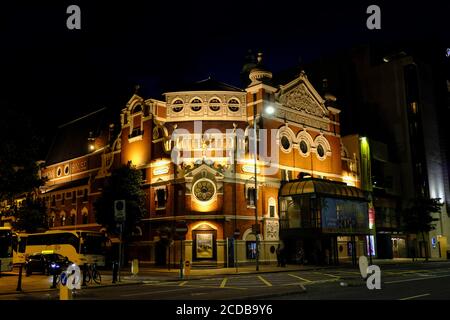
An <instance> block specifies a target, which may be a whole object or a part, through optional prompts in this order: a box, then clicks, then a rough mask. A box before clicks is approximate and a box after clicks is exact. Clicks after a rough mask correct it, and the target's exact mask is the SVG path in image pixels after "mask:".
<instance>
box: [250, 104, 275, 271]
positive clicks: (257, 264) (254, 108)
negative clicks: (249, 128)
mask: <svg viewBox="0 0 450 320" xmlns="http://www.w3.org/2000/svg"><path fill="white" fill-rule="evenodd" d="M256 112H257V108H256V103H255V104H254V105H253V131H254V137H253V139H254V147H255V168H254V172H255V200H254V201H255V240H256V271H259V237H258V234H259V224H258V171H257V162H258V135H257V131H256ZM265 112H266V113H267V114H269V115H272V114H274V112H275V108H274V107H273V106H270V105H269V106H267V107H266V109H265Z"/></svg>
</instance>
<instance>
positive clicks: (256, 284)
mask: <svg viewBox="0 0 450 320" xmlns="http://www.w3.org/2000/svg"><path fill="white" fill-rule="evenodd" d="M382 272H383V274H384V276H385V277H393V278H394V277H395V278H396V279H397V278H399V277H400V278H408V277H423V278H425V277H430V276H432V275H439V274H443V273H447V274H448V270H447V268H446V269H445V270H444V269H440V270H436V269H434V270H433V269H431V270H422V269H421V270H407V269H404V270H398V269H397V270H396V269H392V270H389V269H387V270H383V271H382ZM361 279H362V278H361V275H360V273H359V272H357V271H352V270H338V269H334V270H325V271H314V270H311V271H288V272H274V273H261V274H249V275H226V276H220V277H214V278H206V279H184V280H180V281H175V282H174V281H166V282H160V283H153V284H149V285H173V286H179V287H198V288H218V289H239V290H245V289H252V288H253V289H254V288H261V289H264V288H270V287H281V286H294V285H300V286H302V287H307V286H311V285H317V284H322V283H329V282H337V283H339V282H340V281H344V282H345V281H349V280H350V281H352V280H357V281H358V283H359V281H360V280H361ZM361 283H363V282H361Z"/></svg>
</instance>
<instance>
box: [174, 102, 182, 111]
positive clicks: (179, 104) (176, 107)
mask: <svg viewBox="0 0 450 320" xmlns="http://www.w3.org/2000/svg"><path fill="white" fill-rule="evenodd" d="M172 110H173V112H180V111H181V110H183V101H181V100H175V101H174V102H173V107H172Z"/></svg>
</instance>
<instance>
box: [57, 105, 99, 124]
mask: <svg viewBox="0 0 450 320" xmlns="http://www.w3.org/2000/svg"><path fill="white" fill-rule="evenodd" d="M106 109H107V107H103V108H101V109H98V110H96V111H93V112H91V113H88V114H85V115H84V116H81V117H79V118H77V119H74V120H71V121H69V122H66V123H64V124H62V125H59V126H58V129H60V128H63V127H65V126H68V125H69V124H73V123H75V122H77V121H80V120H83V119H85V118H87V117H90V116H92V115H94V114H96V113H99V112H101V111H103V110H106Z"/></svg>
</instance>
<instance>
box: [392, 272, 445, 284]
mask: <svg viewBox="0 0 450 320" xmlns="http://www.w3.org/2000/svg"><path fill="white" fill-rule="evenodd" d="M446 277H450V274H449V275H445V276H435V277H426V278H414V279H405V280H395V281H388V282H385V284H388V283H400V282H410V281H419V280H430V279H437V278H446Z"/></svg>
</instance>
